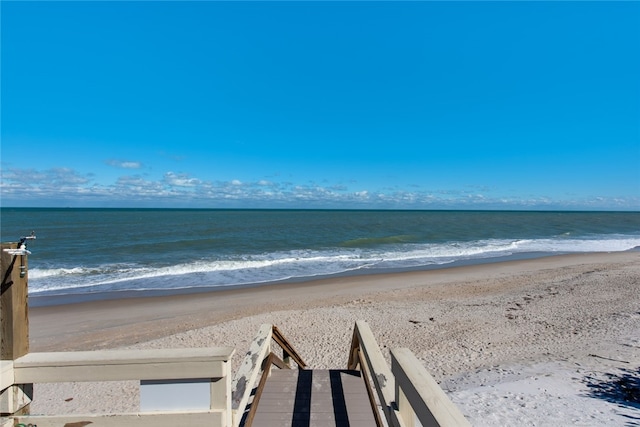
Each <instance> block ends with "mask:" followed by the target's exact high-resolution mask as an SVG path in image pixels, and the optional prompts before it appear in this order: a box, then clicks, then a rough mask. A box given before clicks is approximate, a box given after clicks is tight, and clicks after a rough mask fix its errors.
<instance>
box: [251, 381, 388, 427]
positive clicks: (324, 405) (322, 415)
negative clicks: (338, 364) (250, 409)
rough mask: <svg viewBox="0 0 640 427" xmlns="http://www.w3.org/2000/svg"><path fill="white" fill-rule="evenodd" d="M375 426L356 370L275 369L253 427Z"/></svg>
mask: <svg viewBox="0 0 640 427" xmlns="http://www.w3.org/2000/svg"><path fill="white" fill-rule="evenodd" d="M288 425H290V426H292V427H325V426H332V427H335V426H340V427H346V426H349V427H360V426H362V427H364V426H367V427H369V426H375V425H376V424H375V418H374V416H373V412H372V409H371V404H370V403H369V398H368V396H367V391H366V388H365V384H364V380H363V379H362V377H361V376H360V372H359V371H348V370H339V369H331V370H317V369H316V370H274V371H272V372H271V376H270V377H269V379H268V380H267V382H266V384H265V388H264V391H263V393H262V396H261V398H260V402H259V404H258V408H257V411H256V416H255V418H254V420H253V427H271V426H278V427H282V426H288Z"/></svg>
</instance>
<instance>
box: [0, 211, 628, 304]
mask: <svg viewBox="0 0 640 427" xmlns="http://www.w3.org/2000/svg"><path fill="white" fill-rule="evenodd" d="M0 215H1V220H2V226H1V233H2V236H1V238H2V241H3V242H7V241H17V240H18V239H19V238H20V237H21V236H25V235H28V234H30V233H31V231H35V233H36V236H37V239H36V240H33V241H29V243H28V245H29V250H31V251H32V254H31V255H30V256H29V289H30V295H31V296H36V297H37V296H51V295H69V294H90V293H114V292H118V291H126V292H129V293H131V292H137V291H161V292H165V293H172V292H180V291H184V290H189V289H202V288H220V287H229V286H238V285H253V284H261V283H262V284H268V283H272V282H279V281H283V280H291V281H304V280H308V279H310V278H318V277H326V276H331V275H336V274H370V273H376V272H383V271H389V270H393V271H402V270H410V269H423V268H424V269H426V268H435V267H444V266H449V265H455V264H456V263H461V262H486V261H490V260H494V259H503V258H504V257H518V256H532V255H533V256H535V255H547V254H560V253H572V252H596V251H624V250H629V249H632V248H635V247H638V246H640V213H637V212H491V211H477V212H476V211H347V210H345V211H341V210H327V211H323V210H171V209H27V208H24V209H22V208H21V209H18V208H3V209H2V210H1V211H0Z"/></svg>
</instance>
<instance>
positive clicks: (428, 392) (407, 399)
mask: <svg viewBox="0 0 640 427" xmlns="http://www.w3.org/2000/svg"><path fill="white" fill-rule="evenodd" d="M391 371H392V372H393V375H394V377H395V381H396V387H395V390H396V397H395V399H396V402H397V403H398V409H399V411H400V413H401V414H402V417H403V420H405V422H406V423H407V424H408V425H413V418H414V416H417V417H418V420H420V423H421V424H422V425H423V426H434V427H437V426H451V427H454V426H460V427H467V426H469V427H470V426H471V424H470V423H469V421H467V419H466V418H465V417H464V415H462V413H461V412H460V410H459V409H458V407H457V406H455V405H454V404H453V402H451V400H450V399H449V397H448V396H447V395H446V394H445V392H444V391H443V390H442V388H440V386H439V385H438V383H437V382H436V381H435V380H434V379H433V378H432V377H431V375H429V373H428V372H427V370H426V369H425V367H424V366H423V365H422V363H420V361H419V360H418V359H417V358H416V356H415V355H414V354H413V353H412V352H411V350H409V349H408V348H398V349H393V350H391Z"/></svg>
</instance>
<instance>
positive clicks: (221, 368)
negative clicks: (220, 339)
mask: <svg viewBox="0 0 640 427" xmlns="http://www.w3.org/2000/svg"><path fill="white" fill-rule="evenodd" d="M234 351H235V350H234V349H233V348H231V347H212V348H191V349H152V350H100V351H77V352H50V353H28V354H26V355H24V356H22V357H19V358H17V359H16V360H14V361H13V367H12V375H13V377H14V379H13V381H14V382H15V383H16V384H28V383H46V382H68V381H117V380H140V381H141V384H143V383H145V381H147V380H151V382H155V381H160V382H161V383H163V384H165V385H167V386H168V387H169V390H170V389H171V387H172V384H184V383H185V382H186V383H189V382H192V381H190V380H193V383H200V382H202V380H203V379H208V380H209V386H208V387H209V388H208V390H209V402H208V403H205V405H206V406H204V407H202V406H200V405H201V403H200V404H198V405H197V406H198V409H193V410H177V411H167V410H163V411H162V412H156V410H155V409H144V408H143V409H142V410H143V412H137V413H133V414H127V413H118V414H87V415H54V416H35V415H27V414H20V413H18V412H15V410H12V411H9V415H8V419H9V420H12V421H11V422H12V423H17V424H20V423H22V424H25V425H28V424H33V425H40V426H54V425H68V424H73V423H78V425H86V424H94V425H96V426H117V425H133V426H152V425H153V426H167V427H168V426H174V425H182V424H183V423H185V422H187V423H191V422H194V423H198V424H202V423H205V424H207V425H215V426H229V425H230V424H231V422H232V413H231V378H230V377H231V367H230V359H231V357H232V355H233V353H234ZM3 365H4V364H3ZM147 382H148V381H147ZM144 387H146V386H145V385H141V392H142V389H143V388H144ZM152 387H155V386H152ZM169 392H170V391H169ZM82 423H84V424H82ZM12 425H13V424H12Z"/></svg>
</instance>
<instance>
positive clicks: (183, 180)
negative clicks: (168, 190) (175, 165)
mask: <svg viewBox="0 0 640 427" xmlns="http://www.w3.org/2000/svg"><path fill="white" fill-rule="evenodd" d="M164 182H165V183H166V184H167V185H169V186H176V187H195V186H196V185H198V184H200V183H201V181H200V180H199V179H196V178H190V177H189V175H187V174H185V173H180V174H177V173H173V172H167V173H165V174H164Z"/></svg>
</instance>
